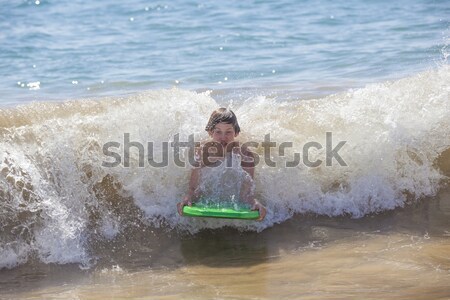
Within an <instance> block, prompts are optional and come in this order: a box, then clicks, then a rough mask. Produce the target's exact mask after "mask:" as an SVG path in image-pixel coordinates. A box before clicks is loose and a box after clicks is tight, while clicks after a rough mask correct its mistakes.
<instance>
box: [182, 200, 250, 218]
mask: <svg viewBox="0 0 450 300" xmlns="http://www.w3.org/2000/svg"><path fill="white" fill-rule="evenodd" d="M183 216H187V217H204V218H227V219H242V220H256V219H258V218H259V211H257V210H251V209H250V208H249V207H248V206H245V205H232V204H230V205H227V204H220V205H218V204H208V203H192V206H184V207H183Z"/></svg>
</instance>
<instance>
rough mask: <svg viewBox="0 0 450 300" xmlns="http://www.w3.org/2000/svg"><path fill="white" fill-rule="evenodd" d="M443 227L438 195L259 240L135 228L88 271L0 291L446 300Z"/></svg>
mask: <svg viewBox="0 0 450 300" xmlns="http://www.w3.org/2000/svg"><path fill="white" fill-rule="evenodd" d="M449 225H450V191H449V190H448V189H447V190H445V191H442V192H441V193H440V194H439V195H438V196H437V197H435V198H434V199H429V200H428V201H427V202H422V203H420V204H417V205H411V206H409V207H407V208H403V209H397V210H395V211H391V212H385V213H381V214H377V215H371V216H367V217H364V218H361V219H351V218H348V217H340V218H328V217H320V216H313V215H306V216H296V217H295V218H293V219H291V220H289V221H287V222H284V223H282V224H280V225H276V226H274V227H272V228H270V229H267V230H265V231H263V232H261V233H255V232H238V231H236V230H234V229H229V228H228V229H227V228H224V229H220V230H208V229H206V230H204V231H202V232H199V233H197V234H195V235H190V234H182V233H174V232H173V233H171V234H167V233H164V232H158V233H156V231H153V232H152V233H150V232H148V231H146V230H143V229H142V230H138V229H135V230H133V231H132V232H129V233H127V234H123V235H121V236H119V237H117V238H116V239H115V240H113V241H110V242H109V243H108V245H101V246H100V245H99V247H98V249H96V251H95V252H97V251H98V252H97V254H99V255H101V256H102V259H100V261H99V262H98V264H97V265H96V267H95V268H92V269H89V270H81V269H79V268H78V267H77V266H73V265H63V266H61V265H53V264H50V265H43V264H41V263H35V264H29V265H27V266H23V267H18V268H15V269H13V270H4V271H2V273H0V284H1V287H2V289H1V290H2V296H3V297H4V298H8V299H17V298H20V299H35V298H46V299H67V298H69V299H80V298H81V299H104V298H117V299H121V298H127V297H129V298H152V299H177V298H179V297H180V296H183V295H184V296H187V297H195V298H200V299H237V298H239V299H273V298H277V299H292V298H293V297H294V298H301V299H360V298H361V297H364V298H367V299H380V298H382V299H390V298H395V299H448V298H449V297H450V286H449V284H448V282H449V280H450V256H449V253H450V232H449V231H448V230H449V228H450V226H449ZM125 241H126V243H124V242H125ZM156 245H157V246H156ZM127 253H128V255H126V254H127Z"/></svg>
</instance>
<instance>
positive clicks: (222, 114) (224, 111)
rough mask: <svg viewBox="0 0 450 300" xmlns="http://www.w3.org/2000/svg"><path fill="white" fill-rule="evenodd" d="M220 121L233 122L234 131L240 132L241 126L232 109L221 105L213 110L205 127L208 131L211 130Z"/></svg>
mask: <svg viewBox="0 0 450 300" xmlns="http://www.w3.org/2000/svg"><path fill="white" fill-rule="evenodd" d="M218 123H226V124H232V125H233V127H234V132H235V133H239V132H240V131H241V128H240V127H239V124H238V121H237V117H236V115H235V114H234V112H233V111H232V110H231V109H228V108H224V107H221V108H219V109H216V110H215V111H213V112H212V114H211V116H210V117H209V121H208V124H207V125H206V127H205V130H206V131H208V132H209V131H211V130H213V129H214V127H215V126H216V125H217V124H218Z"/></svg>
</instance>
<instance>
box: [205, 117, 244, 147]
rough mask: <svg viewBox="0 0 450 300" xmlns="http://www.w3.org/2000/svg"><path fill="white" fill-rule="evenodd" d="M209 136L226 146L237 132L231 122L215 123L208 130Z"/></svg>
mask: <svg viewBox="0 0 450 300" xmlns="http://www.w3.org/2000/svg"><path fill="white" fill-rule="evenodd" d="M209 136H210V137H211V138H212V139H213V140H214V141H215V142H218V143H221V144H222V146H224V147H225V146H227V145H228V144H229V143H231V142H233V141H234V138H235V137H237V136H238V133H236V131H235V130H234V126H233V124H227V123H222V122H221V123H217V124H216V126H214V128H213V129H212V130H210V131H209Z"/></svg>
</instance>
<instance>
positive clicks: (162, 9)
mask: <svg viewBox="0 0 450 300" xmlns="http://www.w3.org/2000/svg"><path fill="white" fill-rule="evenodd" d="M449 15H450V2H449V1H445V0H443V1H425V0H414V1H406V0H400V1H355V0H352V1H328V0H319V1H293V0H281V1H144V0H130V1H80V0H74V1H67V0H61V1H55V0H54V1H51V0H36V1H28V0H27V1H2V3H1V8H0V28H1V30H0V78H1V80H0V106H3V107H4V106H15V105H17V104H23V103H27V102H30V101H50V100H52V101H54V100H56V101H63V100H66V99H74V98H77V99H78V98H92V97H101V96H106V95H108V96H110V95H114V96H118V95H123V94H128V93H133V92H136V91H142V90H148V89H152V90H154V89H162V88H170V87H172V86H178V87H180V88H182V89H191V90H207V89H211V90H213V91H216V92H217V94H220V95H223V94H225V95H229V96H230V97H231V98H232V97H235V98H236V97H239V96H242V95H244V97H245V96H246V95H248V93H251V94H252V95H254V94H264V95H268V94H272V93H280V92H281V93H284V94H285V95H287V96H288V95H295V97H296V98H312V97H317V96H324V95H328V94H332V93H335V92H339V91H342V90H346V89H348V88H353V87H361V86H364V85H365V84H368V83H374V82H380V81H384V80H389V79H397V78H402V77H404V76H407V75H410V74H414V73H417V72H419V71H422V70H426V69H430V68H434V67H436V65H439V64H442V61H443V60H445V58H444V55H443V50H444V52H445V47H446V45H447V42H446V41H447V39H448V37H449V31H448V29H449V18H448V16H449Z"/></svg>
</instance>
